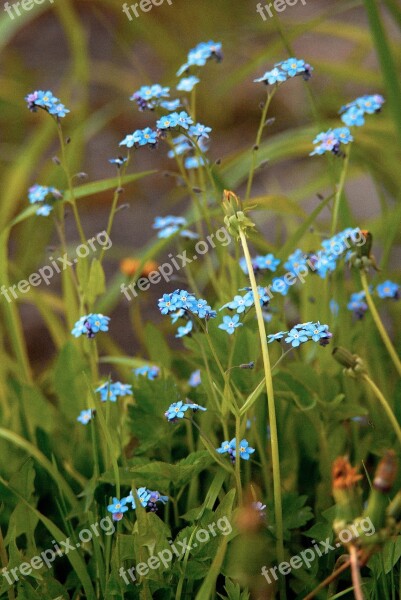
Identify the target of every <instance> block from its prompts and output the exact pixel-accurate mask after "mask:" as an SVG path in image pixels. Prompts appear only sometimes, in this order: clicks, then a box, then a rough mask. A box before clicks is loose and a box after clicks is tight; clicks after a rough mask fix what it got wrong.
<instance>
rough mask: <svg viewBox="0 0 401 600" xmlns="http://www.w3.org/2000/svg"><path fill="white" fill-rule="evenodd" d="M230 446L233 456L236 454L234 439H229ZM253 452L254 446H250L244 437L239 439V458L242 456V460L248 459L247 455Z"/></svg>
mask: <svg viewBox="0 0 401 600" xmlns="http://www.w3.org/2000/svg"><path fill="white" fill-rule="evenodd" d="M230 446H231V449H232V453H233V456H234V457H235V456H236V455H237V450H236V447H237V444H236V440H235V439H233V440H231V442H230ZM254 452H255V448H251V447H250V445H249V443H248V442H247V441H246V440H245V439H244V440H241V441H240V443H239V455H240V458H243V459H244V460H249V455H250V454H253V453H254Z"/></svg>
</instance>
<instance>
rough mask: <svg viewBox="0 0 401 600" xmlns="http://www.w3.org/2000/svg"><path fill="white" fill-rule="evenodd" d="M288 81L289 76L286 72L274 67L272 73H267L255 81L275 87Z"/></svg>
mask: <svg viewBox="0 0 401 600" xmlns="http://www.w3.org/2000/svg"><path fill="white" fill-rule="evenodd" d="M286 80H287V75H286V73H284V71H281V70H280V69H278V68H277V67H274V69H272V70H271V71H266V73H265V74H264V75H263V76H262V77H259V78H258V79H254V80H253V81H254V83H265V84H266V85H267V84H269V85H275V84H279V83H283V82H284V81H286Z"/></svg>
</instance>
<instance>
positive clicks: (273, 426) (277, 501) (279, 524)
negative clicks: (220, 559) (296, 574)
mask: <svg viewBox="0 0 401 600" xmlns="http://www.w3.org/2000/svg"><path fill="white" fill-rule="evenodd" d="M239 235H240V239H241V244H242V248H243V251H244V256H245V260H246V264H247V267H248V274H249V279H250V282H251V287H252V292H253V297H254V299H255V309H256V317H257V321H258V328H259V336H260V343H261V347H262V357H263V368H264V374H265V382H266V392H267V402H268V411H269V422H270V436H271V437H270V441H271V450H272V468H273V486H274V513H275V520H276V531H277V544H276V548H277V561H278V563H281V562H282V561H284V539H283V513H282V499H281V475H280V456H279V448H278V437H277V419H276V407H275V401H274V390H273V377H272V372H271V366H270V357H269V348H268V345H267V335H266V328H265V322H264V319H263V314H262V307H261V306H260V302H259V293H258V286H257V283H256V278H255V273H254V271H253V267H252V259H251V255H250V253H249V248H248V242H247V241H246V237H245V234H244V232H243V231H242V230H241V229H240V230H239ZM285 597H286V593H285V585H284V582H283V581H282V580H280V598H282V599H283V600H284V599H285Z"/></svg>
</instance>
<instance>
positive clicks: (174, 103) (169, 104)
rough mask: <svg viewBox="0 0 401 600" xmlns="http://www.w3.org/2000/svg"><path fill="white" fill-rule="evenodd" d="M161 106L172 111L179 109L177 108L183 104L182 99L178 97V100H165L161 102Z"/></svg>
mask: <svg viewBox="0 0 401 600" xmlns="http://www.w3.org/2000/svg"><path fill="white" fill-rule="evenodd" d="M160 106H161V107H162V108H164V109H165V110H168V111H169V112H172V111H175V110H177V108H179V107H180V106H181V101H180V100H178V99H177V100H163V102H160Z"/></svg>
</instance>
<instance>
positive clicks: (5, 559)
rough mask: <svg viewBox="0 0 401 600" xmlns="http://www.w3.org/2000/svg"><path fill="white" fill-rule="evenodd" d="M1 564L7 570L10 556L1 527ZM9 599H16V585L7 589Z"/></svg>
mask: <svg viewBox="0 0 401 600" xmlns="http://www.w3.org/2000/svg"><path fill="white" fill-rule="evenodd" d="M0 564H1V565H2V567H3V569H4V570H7V565H8V557H7V551H6V547H5V545H4V538H3V533H2V531H1V528H0ZM7 596H8V600H15V594H14V587H10V589H9V590H8V591H7Z"/></svg>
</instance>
